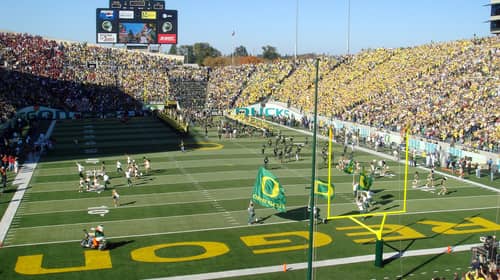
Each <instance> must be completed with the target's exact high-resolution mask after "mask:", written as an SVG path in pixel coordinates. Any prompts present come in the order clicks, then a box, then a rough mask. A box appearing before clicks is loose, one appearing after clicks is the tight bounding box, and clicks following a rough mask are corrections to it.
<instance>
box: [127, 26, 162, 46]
mask: <svg viewBox="0 0 500 280" xmlns="http://www.w3.org/2000/svg"><path fill="white" fill-rule="evenodd" d="M118 30H119V33H118V43H121V44H156V42H157V36H156V32H157V30H156V23H144V22H120V23H119V24H118Z"/></svg>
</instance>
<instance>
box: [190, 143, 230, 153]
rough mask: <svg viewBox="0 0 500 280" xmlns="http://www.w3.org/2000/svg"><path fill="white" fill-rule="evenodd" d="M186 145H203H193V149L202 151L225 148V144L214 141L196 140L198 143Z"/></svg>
mask: <svg viewBox="0 0 500 280" xmlns="http://www.w3.org/2000/svg"><path fill="white" fill-rule="evenodd" d="M185 146H186V147H189V146H201V147H193V148H192V149H193V150H200V151H213V150H221V149H222V148H224V145H222V144H219V143H214V142H196V143H186V144H185Z"/></svg>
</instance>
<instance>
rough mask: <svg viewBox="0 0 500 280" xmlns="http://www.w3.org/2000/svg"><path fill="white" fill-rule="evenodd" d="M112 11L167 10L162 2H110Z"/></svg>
mask: <svg viewBox="0 0 500 280" xmlns="http://www.w3.org/2000/svg"><path fill="white" fill-rule="evenodd" d="M109 7H110V8H111V9H143V10H165V1H162V0H110V1H109Z"/></svg>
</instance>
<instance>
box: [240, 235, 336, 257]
mask: <svg viewBox="0 0 500 280" xmlns="http://www.w3.org/2000/svg"><path fill="white" fill-rule="evenodd" d="M284 236H299V237H302V238H304V239H305V240H309V232H307V231H292V232H280V233H268V234H260V235H249V236H241V237H240V238H241V241H243V243H245V245H247V246H248V247H256V246H266V245H267V246H268V245H279V244H287V243H292V242H293V241H292V240H290V239H287V238H282V239H276V237H284ZM271 238H272V240H269V239H271ZM331 242H332V238H331V237H330V236H329V235H326V234H324V233H321V232H315V233H314V245H313V247H314V248H317V247H322V246H325V245H328V244H330V243H331ZM308 246H309V245H308V244H307V243H304V244H300V245H292V246H286V247H279V248H268V249H256V250H253V251H252V252H253V253H254V254H268V253H277V252H286V251H295V250H304V249H307V248H308Z"/></svg>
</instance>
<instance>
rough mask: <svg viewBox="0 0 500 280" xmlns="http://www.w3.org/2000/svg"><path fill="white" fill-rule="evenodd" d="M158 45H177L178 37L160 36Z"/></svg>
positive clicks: (170, 35) (172, 35) (173, 35)
mask: <svg viewBox="0 0 500 280" xmlns="http://www.w3.org/2000/svg"><path fill="white" fill-rule="evenodd" d="M158 44H177V35H176V34H158Z"/></svg>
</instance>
